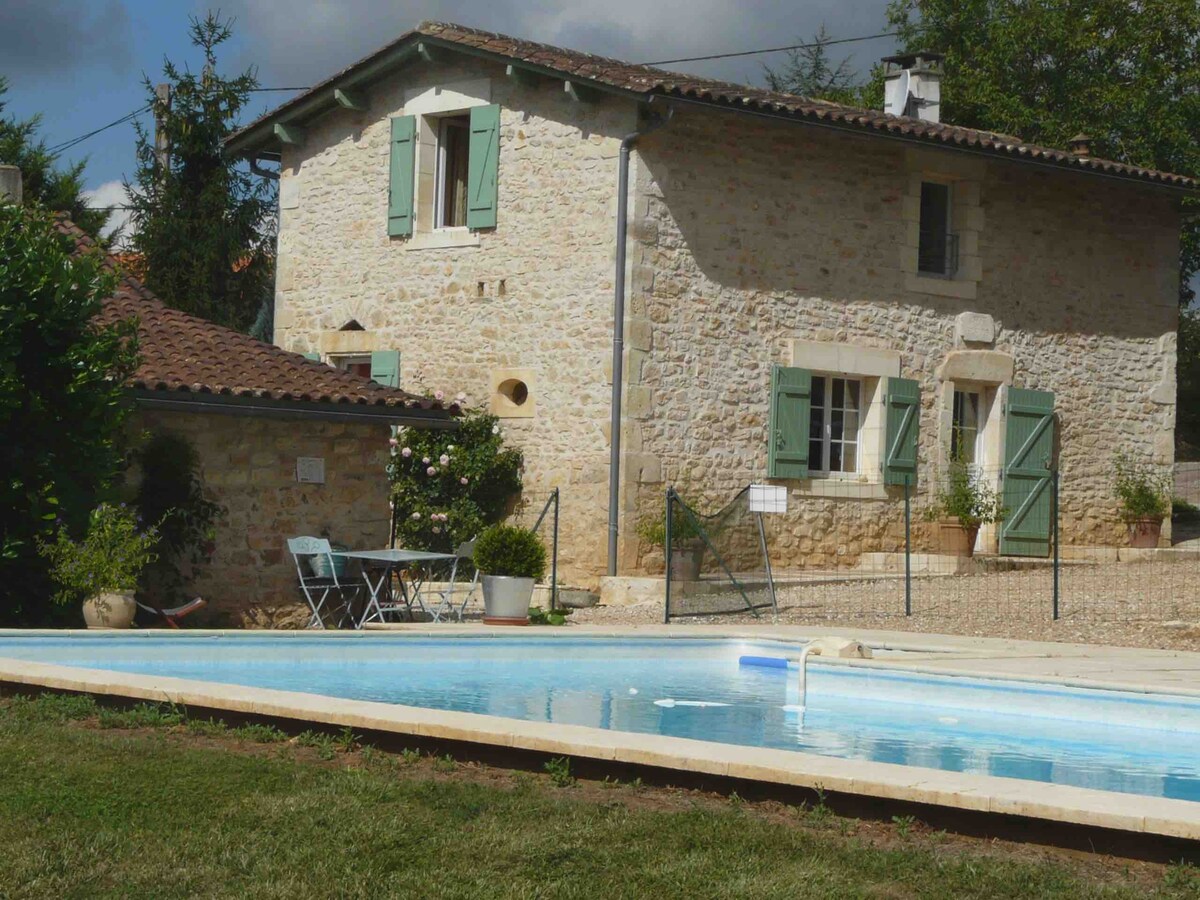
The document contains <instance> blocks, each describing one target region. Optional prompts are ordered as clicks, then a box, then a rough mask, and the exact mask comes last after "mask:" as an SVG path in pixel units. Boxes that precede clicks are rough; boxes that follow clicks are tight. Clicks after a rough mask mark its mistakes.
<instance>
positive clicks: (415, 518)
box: [412, 513, 421, 521]
mask: <svg viewBox="0 0 1200 900" xmlns="http://www.w3.org/2000/svg"><path fill="white" fill-rule="evenodd" d="M412 517H413V521H416V520H417V519H419V518H421V514H420V513H413V514H412Z"/></svg>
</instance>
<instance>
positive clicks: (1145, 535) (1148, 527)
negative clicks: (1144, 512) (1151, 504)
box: [1129, 517, 1162, 549]
mask: <svg viewBox="0 0 1200 900" xmlns="http://www.w3.org/2000/svg"><path fill="white" fill-rule="evenodd" d="M1161 534H1162V519H1154V518H1149V517H1147V518H1142V519H1134V520H1132V521H1131V522H1130V523H1129V546H1130V547H1141V548H1143V549H1153V548H1155V547H1157V546H1158V538H1159V536H1160V535H1161Z"/></svg>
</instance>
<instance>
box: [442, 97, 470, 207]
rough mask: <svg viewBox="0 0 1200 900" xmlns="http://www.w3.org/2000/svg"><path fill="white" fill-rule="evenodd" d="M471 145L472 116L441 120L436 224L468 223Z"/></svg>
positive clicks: (447, 117)
mask: <svg viewBox="0 0 1200 900" xmlns="http://www.w3.org/2000/svg"><path fill="white" fill-rule="evenodd" d="M470 148H471V118H470V116H446V117H445V118H442V119H439V120H438V122H437V195H436V197H437V208H436V210H435V213H434V223H435V224H434V227H435V228H465V227H466V225H467V169H468V165H469V159H470Z"/></svg>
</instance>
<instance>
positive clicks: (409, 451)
mask: <svg viewBox="0 0 1200 900" xmlns="http://www.w3.org/2000/svg"><path fill="white" fill-rule="evenodd" d="M400 455H401V456H403V457H404V458H405V459H408V458H409V457H410V456H412V447H405V448H404V449H403V450H401V451H400Z"/></svg>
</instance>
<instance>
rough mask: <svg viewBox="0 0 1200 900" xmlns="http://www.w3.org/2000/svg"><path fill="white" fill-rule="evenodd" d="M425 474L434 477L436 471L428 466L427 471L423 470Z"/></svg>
mask: <svg viewBox="0 0 1200 900" xmlns="http://www.w3.org/2000/svg"><path fill="white" fill-rule="evenodd" d="M425 474H426V475H436V474H437V469H436V468H434V467H433V466H430V467H429V468H428V469H426V470H425Z"/></svg>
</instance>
